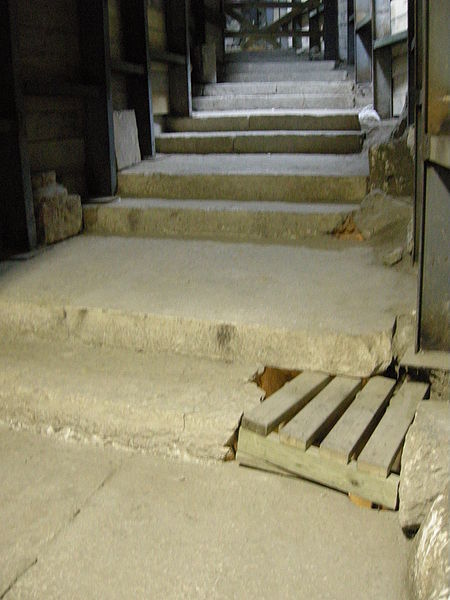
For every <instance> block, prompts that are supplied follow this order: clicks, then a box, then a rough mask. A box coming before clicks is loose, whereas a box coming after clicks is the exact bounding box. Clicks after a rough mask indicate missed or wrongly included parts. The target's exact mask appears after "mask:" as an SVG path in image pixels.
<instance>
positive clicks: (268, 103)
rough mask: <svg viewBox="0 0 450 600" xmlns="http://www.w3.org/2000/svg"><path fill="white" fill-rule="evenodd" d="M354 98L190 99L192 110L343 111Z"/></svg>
mask: <svg viewBox="0 0 450 600" xmlns="http://www.w3.org/2000/svg"><path fill="white" fill-rule="evenodd" d="M354 106H355V98H354V95H353V94H351V93H347V94H325V93H323V94H260V95H255V96H253V95H239V96H237V95H236V96H197V97H194V98H192V108H193V109H194V110H208V111H211V110H253V109H303V108H306V109H308V108H310V109H314V108H316V109H318V108H319V109H320V108H321V109H325V108H329V109H343V108H353V107H354Z"/></svg>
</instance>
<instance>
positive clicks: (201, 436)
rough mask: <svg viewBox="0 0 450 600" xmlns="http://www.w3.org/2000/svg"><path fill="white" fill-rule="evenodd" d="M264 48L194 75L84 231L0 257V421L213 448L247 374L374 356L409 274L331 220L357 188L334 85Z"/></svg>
mask: <svg viewBox="0 0 450 600" xmlns="http://www.w3.org/2000/svg"><path fill="white" fill-rule="evenodd" d="M273 56H274V55H272V57H273ZM264 58H265V57H264V56H263V55H259V54H256V53H255V58H254V57H253V56H250V53H249V54H247V55H246V54H244V53H243V54H242V56H241V58H240V60H237V58H236V57H234V56H233V57H230V60H229V62H228V63H227V65H226V69H225V72H224V74H223V78H224V81H223V82H221V83H218V84H215V85H207V86H200V87H199V88H198V89H196V90H195V92H196V93H197V94H198V95H197V96H195V98H194V106H195V107H196V110H195V111H194V114H193V116H192V117H191V118H179V117H171V118H169V119H168V121H167V126H168V131H167V132H164V133H161V134H160V135H159V137H158V139H157V149H158V154H157V156H156V159H154V160H143V161H142V162H140V163H138V164H137V165H134V166H132V167H129V168H126V169H123V170H122V171H121V172H120V173H119V177H118V194H119V196H120V197H119V198H118V199H116V200H115V201H113V202H109V203H97V204H85V205H84V208H83V213H84V214H83V218H84V231H85V234H86V235H83V236H79V237H77V238H74V239H72V240H68V241H66V242H64V243H62V244H59V245H57V246H55V247H53V248H52V249H51V250H49V251H48V252H44V253H43V254H41V255H39V256H37V257H36V258H34V259H33V260H32V261H27V262H22V263H20V262H11V263H6V264H3V265H2V264H0V275H1V276H2V288H1V289H0V333H1V334H2V340H3V341H2V342H1V343H0V356H2V357H3V362H4V365H5V369H4V370H3V372H2V373H1V374H0V382H1V384H2V385H1V386H0V388H1V389H2V390H3V391H2V392H1V393H0V398H1V399H2V402H1V403H0V420H4V421H5V420H6V421H8V422H13V423H14V424H25V425H27V426H32V427H37V428H39V429H41V430H42V429H43V430H44V431H46V430H47V428H48V427H50V429H55V430H56V429H63V428H64V427H68V428H69V429H71V430H72V431H74V432H75V435H77V436H81V438H82V439H83V437H88V438H90V437H91V436H94V437H95V436H99V437H100V438H101V439H102V440H107V441H108V443H118V444H120V445H126V446H131V447H134V448H143V449H152V450H155V451H158V452H164V453H167V452H169V453H173V454H177V455H178V454H180V453H187V454H189V455H194V456H197V457H198V456H200V457H207V458H223V457H224V456H225V455H226V454H227V452H228V450H227V449H224V448H223V444H224V443H225V442H226V441H227V439H228V437H229V436H231V435H232V434H233V432H234V430H235V428H236V426H237V424H238V422H239V419H240V416H241V415H242V412H243V410H247V409H249V408H251V407H252V406H255V405H257V404H258V403H259V399H260V390H258V388H257V387H256V386H255V384H254V383H250V379H251V376H252V375H253V374H254V373H255V372H256V371H257V370H258V369H260V368H262V367H264V366H267V365H269V366H273V367H279V368H288V369H295V370H319V371H323V372H329V373H333V374H344V375H352V376H360V377H367V376H370V375H371V374H372V373H375V372H380V371H383V369H385V368H386V367H387V366H388V365H389V364H390V362H391V360H392V354H393V331H394V324H395V319H396V315H397V314H399V312H407V310H408V308H409V306H410V305H413V303H414V295H415V283H414V281H413V280H412V279H411V278H408V277H407V276H405V275H404V274H402V273H400V272H396V271H392V270H391V271H388V270H386V269H385V268H383V267H382V266H380V265H379V264H377V263H376V262H375V261H374V258H373V252H372V250H371V249H370V248H367V247H365V246H364V245H361V244H359V245H358V244H355V243H353V244H351V243H349V244H347V245H346V244H345V243H342V242H340V241H339V240H337V239H336V238H335V237H334V236H332V235H330V234H331V233H332V232H333V231H334V230H335V229H336V228H339V227H340V226H341V225H342V224H343V223H344V221H345V219H346V218H347V217H348V215H349V214H350V213H351V212H352V211H355V210H358V208H359V204H360V202H361V200H362V199H363V198H364V196H365V194H366V189H367V174H368V160H367V153H365V152H364V151H363V134H362V132H361V130H360V126H359V121H358V112H357V110H356V109H355V108H352V107H353V106H354V90H353V87H352V84H351V83H350V82H349V80H348V79H347V76H346V73H345V71H343V70H340V69H335V68H334V65H332V64H330V63H327V62H312V61H311V62H310V61H303V60H300V59H299V58H298V57H296V56H290V58H289V59H288V60H284V59H283V60H272V61H271V62H267V61H265V60H263V59H264ZM278 58H280V56H279V57H278ZM288 77H289V79H287V78H288ZM251 78H253V79H255V81H251V80H250V79H251ZM271 78H273V79H275V80H277V81H271ZM280 78H281V80H280ZM241 79H243V81H242V80H241ZM286 80H287V82H286ZM250 92H251V93H250ZM318 98H321V100H320V101H321V102H322V104H321V106H325V105H326V106H327V108H315V106H316V104H315V103H316V100H317V101H318ZM236 105H238V106H239V109H238V110H236ZM273 105H274V106H276V107H277V108H273V109H272V108H269V107H272V106H273ZM344 105H345V106H346V108H342V106H344ZM287 107H288V108H287ZM306 107H308V108H306ZM24 347H25V348H26V349H27V352H25V349H24ZM25 354H26V355H27V360H26V361H25V362H24V361H22V360H19V359H14V358H11V359H9V358H7V357H14V356H16V357H21V356H23V355H25Z"/></svg>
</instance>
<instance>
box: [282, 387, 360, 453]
mask: <svg viewBox="0 0 450 600" xmlns="http://www.w3.org/2000/svg"><path fill="white" fill-rule="evenodd" d="M360 389H361V380H360V379H355V378H351V377H335V378H334V379H333V381H331V383H329V384H328V385H327V386H326V387H325V388H324V389H323V390H322V391H321V392H320V393H319V394H318V395H317V396H316V397H315V398H313V400H311V402H310V403H309V404H308V405H307V406H305V408H304V409H303V410H301V411H300V412H299V413H298V414H297V415H296V416H295V417H294V418H293V419H292V420H291V421H290V422H289V423H288V424H287V425H285V426H284V427H283V428H282V429H280V441H281V442H282V443H284V444H289V445H291V446H295V447H296V448H300V450H306V449H307V448H309V446H311V445H312V444H313V442H315V441H316V440H317V439H319V438H320V437H321V436H323V435H324V434H325V433H326V432H327V431H329V430H330V429H331V427H332V426H333V425H334V424H335V423H336V421H337V420H338V418H339V417H340V416H341V415H342V413H343V412H344V411H345V409H346V408H347V407H348V406H349V404H350V403H351V401H352V400H353V398H354V397H355V395H356V393H357V392H358V390H360Z"/></svg>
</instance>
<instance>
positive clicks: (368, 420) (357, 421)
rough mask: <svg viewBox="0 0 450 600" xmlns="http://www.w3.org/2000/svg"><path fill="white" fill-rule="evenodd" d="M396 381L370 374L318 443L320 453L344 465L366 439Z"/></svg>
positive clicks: (354, 455) (357, 451)
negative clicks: (359, 390) (370, 376)
mask: <svg viewBox="0 0 450 600" xmlns="http://www.w3.org/2000/svg"><path fill="white" fill-rule="evenodd" d="M395 385H396V382H395V380H394V379H388V378H387V377H372V378H371V379H370V380H369V381H368V383H367V384H366V385H365V387H364V388H363V389H362V391H361V392H359V394H358V395H357V396H356V399H355V401H354V402H353V403H352V404H351V406H350V407H349V408H348V409H347V410H346V411H345V413H344V414H343V416H342V417H341V418H340V419H339V421H338V422H337V423H336V425H335V426H334V427H333V429H332V430H331V431H330V433H329V434H328V435H327V436H326V438H325V439H324V440H323V442H322V443H321V444H320V454H321V456H325V457H326V458H330V459H334V460H338V461H340V462H343V463H344V464H347V463H348V462H350V460H351V459H352V458H354V457H356V456H357V455H358V454H359V452H360V451H361V449H362V448H363V446H364V444H365V443H366V442H367V440H368V439H369V437H370V435H371V434H372V432H373V430H374V429H375V427H376V425H377V423H378V421H379V420H380V419H381V416H382V414H383V410H384V409H385V408H386V406H387V404H388V403H389V400H390V397H391V394H392V392H393V391H394V387H395Z"/></svg>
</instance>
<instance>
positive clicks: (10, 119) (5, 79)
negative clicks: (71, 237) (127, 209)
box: [0, 0, 37, 252]
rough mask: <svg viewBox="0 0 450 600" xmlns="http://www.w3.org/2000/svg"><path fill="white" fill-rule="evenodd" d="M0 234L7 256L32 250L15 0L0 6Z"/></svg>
mask: <svg viewBox="0 0 450 600" xmlns="http://www.w3.org/2000/svg"><path fill="white" fill-rule="evenodd" d="M0 23H1V24H2V25H1V27H0V55H1V60H0V87H1V94H0V124H1V125H0V189H1V195H0V231H1V237H2V239H3V245H4V246H5V250H6V251H7V252H20V251H22V252H23V251H26V250H31V249H33V248H35V247H36V243H37V242H36V224H35V219H34V208H33V192H32V189H31V175H30V162H29V157H28V148H27V138H26V132H25V118H24V104H23V96H22V88H21V86H22V82H21V80H20V77H19V72H20V65H19V58H18V42H17V14H16V2H15V0H10V1H3V2H1V3H0Z"/></svg>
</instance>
